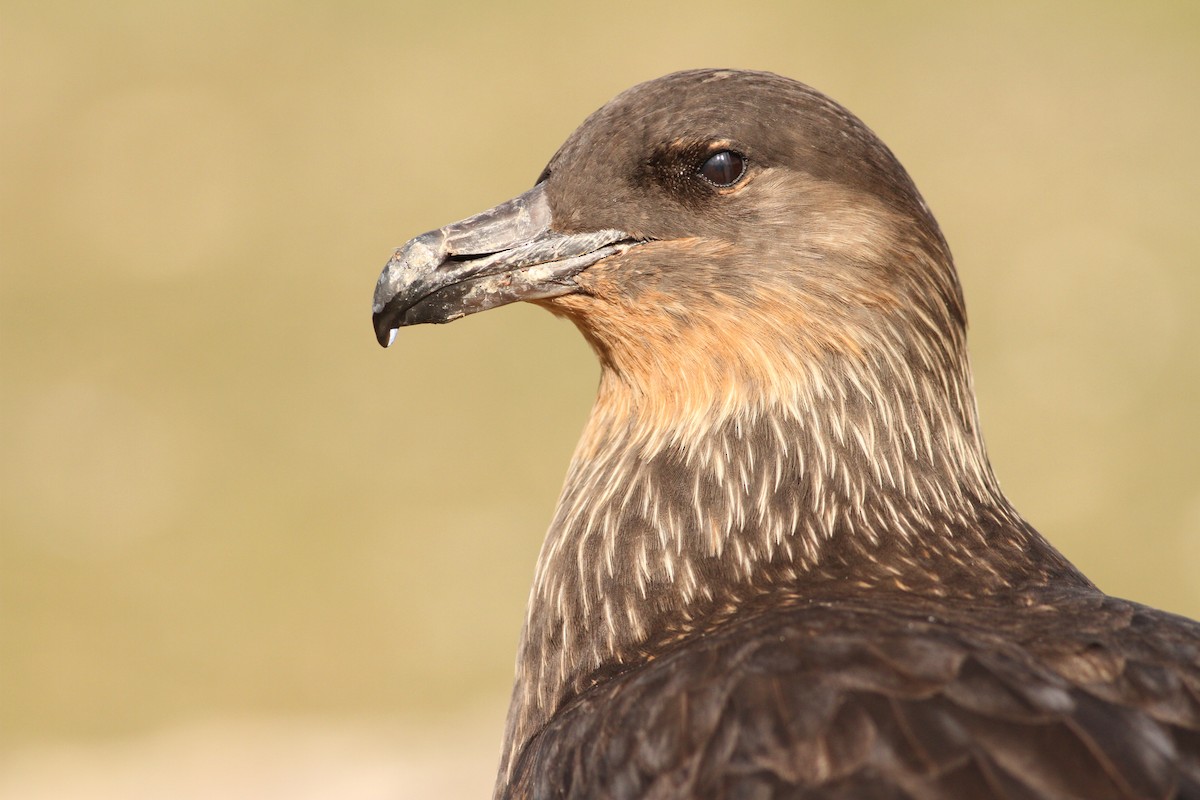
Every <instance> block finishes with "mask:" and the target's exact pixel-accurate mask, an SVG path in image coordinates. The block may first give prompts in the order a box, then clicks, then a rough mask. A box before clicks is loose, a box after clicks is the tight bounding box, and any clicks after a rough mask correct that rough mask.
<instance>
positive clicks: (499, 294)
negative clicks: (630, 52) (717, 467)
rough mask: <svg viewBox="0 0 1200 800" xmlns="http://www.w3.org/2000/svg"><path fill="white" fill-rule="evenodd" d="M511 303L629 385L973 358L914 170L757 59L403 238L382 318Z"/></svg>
mask: <svg viewBox="0 0 1200 800" xmlns="http://www.w3.org/2000/svg"><path fill="white" fill-rule="evenodd" d="M517 300H530V301H534V302H537V303H539V304H541V305H544V306H546V307H548V308H549V309H550V310H552V311H554V312H555V313H558V314H562V315H565V316H567V317H569V318H571V319H572V320H574V321H575V322H576V324H577V325H578V326H579V327H580V329H581V330H582V331H583V333H584V335H585V336H586V337H587V338H588V339H589V341H590V342H591V343H592V344H593V345H594V347H595V348H596V350H597V352H598V353H599V355H600V357H601V360H602V361H603V362H604V364H605V366H606V368H607V369H606V376H607V375H609V374H611V375H613V376H615V377H614V380H618V381H621V382H624V383H626V384H627V385H628V386H629V387H632V389H633V391H634V393H635V394H636V393H639V392H640V393H643V394H652V395H656V396H658V397H667V396H670V397H674V398H677V399H682V400H683V401H685V402H687V401H692V402H689V404H690V405H692V406H693V407H694V406H696V405H697V404H701V405H706V406H709V407H711V406H712V405H713V404H720V405H729V404H741V405H745V404H746V403H747V401H749V403H750V405H757V404H758V403H759V402H760V401H765V400H768V399H770V396H773V395H778V394H779V393H780V392H784V393H788V394H794V393H795V392H796V391H798V390H803V389H804V388H805V386H804V385H805V384H806V383H808V384H811V382H812V381H817V382H818V383H821V382H824V381H825V380H827V379H828V378H827V375H828V371H829V369H830V368H834V369H843V368H845V366H846V365H851V366H853V365H857V366H854V367H853V369H854V372H855V373H862V374H864V375H867V376H868V380H869V375H870V374H872V373H873V372H875V371H876V370H875V369H874V367H873V365H875V364H876V363H884V362H896V363H894V364H893V366H900V365H902V364H910V365H911V364H916V365H918V366H919V365H920V364H921V363H922V362H924V363H925V365H926V366H927V367H928V368H929V369H931V370H932V369H935V368H936V369H947V368H948V369H950V371H952V372H957V371H958V370H957V369H955V365H956V364H957V363H959V362H961V361H962V359H963V348H964V345H963V338H964V328H965V320H964V312H963V305H962V298H961V294H960V291H959V288H958V283H957V280H956V278H955V275H954V268H953V265H952V262H951V258H950V254H949V251H948V249H947V247H946V244H945V241H944V240H943V238H942V236H941V233H940V232H939V230H938V227H937V223H936V222H935V221H934V219H933V217H932V215H931V214H930V213H929V210H928V209H927V207H926V206H925V203H924V201H923V200H922V199H921V197H920V195H919V194H918V192H917V190H916V188H915V187H914V186H913V183H912V181H911V180H910V179H909V177H908V175H907V173H906V172H905V171H904V169H903V168H902V167H901V166H900V164H899V162H898V161H897V160H896V159H895V157H894V156H893V155H892V154H891V152H890V151H889V150H888V149H887V147H885V146H884V145H883V143H882V142H881V141H880V140H879V139H878V138H877V137H876V136H875V135H874V134H873V133H872V132H871V131H870V130H869V129H868V128H867V127H866V126H865V125H863V123H862V122H860V121H859V120H858V119H857V118H856V117H854V116H853V115H851V114H850V113H849V112H847V111H846V110H845V109H843V108H842V107H841V106H839V105H838V104H836V103H834V102H833V101H832V100H830V99H828V98H826V97H825V96H824V95H822V94H820V93H818V92H816V91H814V90H812V89H810V88H809V87H807V86H805V85H803V84H801V83H798V82H795V81H792V80H789V79H786V78H782V77H779V76H777V75H772V74H768V73H761V72H739V71H726V70H697V71H690V72H681V73H676V74H673V75H668V76H666V77H664V78H660V79H658V80H654V81H650V82H648V83H644V84H641V85H639V86H636V87H634V88H632V89H630V90H628V91H626V92H624V93H622V94H621V95H619V96H618V97H617V98H615V99H614V100H613V101H612V102H610V103H608V104H607V105H605V106H604V107H602V108H601V109H600V110H598V111H597V112H595V113H594V114H592V115H591V116H590V117H589V118H588V119H587V120H586V121H585V122H584V123H583V124H582V125H581V126H580V127H579V129H578V130H576V131H575V133H574V134H572V135H571V137H570V138H569V139H568V140H567V141H566V143H565V144H563V146H562V147H561V148H560V149H559V151H558V152H557V153H556V154H555V155H554V157H553V158H552V159H551V160H550V163H549V164H548V165H547V167H546V169H545V170H544V171H543V173H542V175H541V177H540V178H539V180H538V182H537V184H536V185H535V186H534V188H533V189H531V190H530V191H528V192H526V193H524V194H522V195H520V196H519V197H517V198H515V199H513V200H510V201H508V202H506V203H502V204H501V205H499V206H496V207H495V208H493V209H491V210H489V211H485V212H483V213H482V214H479V215H476V216H474V217H471V218H469V219H466V220H463V221H461V222H456V223H453V224H451V225H448V226H446V227H444V228H441V229H439V230H436V231H432V232H430V233H426V234H424V235H422V236H420V237H417V238H416V239H413V240H412V241H410V242H409V243H408V244H406V245H405V246H404V247H402V248H400V249H399V250H397V251H396V253H395V255H394V256H393V258H392V259H391V260H390V261H389V262H388V264H387V266H386V268H385V269H384V271H383V274H382V275H381V276H380V278H379V283H378V285H377V287H376V291H375V302H374V324H375V330H376V333H377V336H378V338H379V341H380V343H381V344H384V345H385V346H386V345H387V344H388V343H390V341H391V339H392V337H394V335H395V331H396V329H397V328H399V327H401V326H405V325H411V324H416V323H421V322H449V321H451V320H454V319H457V318H458V317H462V316H465V315H467V314H472V313H475V312H477V311H483V310H486V309H488V308H493V307H496V306H499V305H503V304H506V303H510V302H514V301H517ZM935 362H936V363H935ZM839 365H840V366H839ZM823 375H824V376H825V377H823ZM807 388H808V389H810V390H811V389H812V386H811V385H809V386H808V387H807ZM747 393H750V394H751V395H753V396H752V397H746V396H745V395H746V394H747Z"/></svg>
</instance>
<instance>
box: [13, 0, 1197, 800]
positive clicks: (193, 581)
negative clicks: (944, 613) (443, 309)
mask: <svg viewBox="0 0 1200 800" xmlns="http://www.w3.org/2000/svg"><path fill="white" fill-rule="evenodd" d="M697 66H731V67H747V68H757V69H767V70H772V71H776V72H780V73H783V74H786V75H789V76H792V77H796V78H799V79H801V80H804V81H806V82H808V83H811V84H813V85H814V86H817V87H818V88H820V89H822V90H824V91H825V92H827V93H829V94H831V95H832V96H833V97H834V98H836V99H838V100H840V101H841V102H842V103H844V104H845V105H847V106H848V107H849V108H850V109H852V110H853V111H854V112H856V113H857V114H858V115H859V116H861V117H862V118H863V119H864V120H866V122H867V123H868V124H869V125H871V126H872V127H873V128H874V129H875V130H876V131H877V132H878V133H879V134H880V136H881V137H882V138H883V139H884V141H886V142H887V143H888V144H889V145H890V146H891V148H892V149H893V150H894V151H895V152H896V153H897V155H898V156H899V157H900V159H901V161H902V162H903V163H904V164H905V165H906V166H907V167H908V169H909V171H910V172H911V173H912V175H913V177H914V179H915V180H916V182H917V184H918V186H920V187H921V190H922V192H923V193H924V195H925V197H926V199H927V200H928V201H929V203H930V205H931V206H932V207H933V209H934V212H935V213H936V214H937V216H938V218H939V220H940V221H941V223H942V226H943V228H944V230H945V233H946V235H947V237H948V239H949V240H950V243H951V246H952V247H953V248H954V251H955V254H956V257H957V261H958V265H959V271H960V274H961V277H962V281H963V283H964V285H965V290H966V293H967V300H968V306H969V308H970V311H971V323H972V328H971V346H972V356H973V360H974V365H975V368H976V378H977V388H978V390H979V403H980V407H981V410H982V415H983V423H984V428H985V432H986V433H987V436H988V441H989V445H990V448H991V454H992V458H993V461H994V463H995V465H996V469H997V471H998V473H999V476H1000V479H1001V482H1002V483H1003V484H1004V486H1005V487H1006V489H1007V490H1008V491H1009V493H1010V494H1011V496H1012V497H1013V499H1014V501H1015V503H1016V505H1017V507H1018V508H1020V509H1022V510H1023V511H1024V513H1025V514H1026V515H1027V516H1028V517H1029V518H1030V519H1031V520H1032V521H1033V523H1034V524H1035V525H1037V526H1038V527H1039V528H1040V529H1041V530H1042V531H1043V532H1044V533H1046V534H1047V535H1048V536H1049V537H1050V539H1051V540H1052V541H1053V542H1054V543H1055V544H1057V545H1058V546H1059V547H1060V548H1061V549H1062V550H1063V551H1065V552H1066V554H1067V555H1068V556H1069V557H1070V558H1072V559H1073V560H1074V561H1075V562H1076V563H1077V564H1079V565H1080V566H1081V567H1082V568H1083V569H1084V570H1085V571H1086V572H1087V573H1089V574H1090V575H1091V576H1092V577H1093V578H1094V579H1095V580H1096V581H1097V582H1098V583H1099V584H1100V586H1101V587H1103V588H1104V589H1105V590H1107V591H1109V592H1110V593H1113V594H1117V595H1121V596H1125V597H1130V598H1134V599H1137V600H1141V601H1144V602H1147V603H1150V604H1153V605H1157V606H1161V607H1164V608H1166V609H1169V610H1171V611H1175V612H1179V613H1183V614H1187V615H1190V616H1200V580H1197V577H1196V576H1197V575H1198V574H1200V465H1198V459H1197V449H1198V448H1200V419H1198V415H1197V408H1200V355H1198V354H1200V315H1198V314H1197V307H1198V301H1200V269H1197V266H1198V261H1200V225H1198V224H1197V221H1196V220H1197V214H1198V212H1200V194H1198V191H1197V189H1198V187H1200V153H1198V151H1197V142H1200V4H1195V3H1184V2H1144V3H1138V4H1129V3H1120V2H1086V3H1083V2H1081V3H1057V4H1046V3H1041V2H1038V3H1026V4H1004V5H1003V6H1000V5H996V6H989V5H987V4H970V5H969V6H968V5H967V4H960V3H954V2H925V3H910V2H906V3H898V2H897V3H885V2H875V3H862V4H850V3H833V2H830V3H791V2H788V3H783V2H779V3H769V2H755V1H753V0H748V1H745V2H740V3H738V4H735V5H730V4H727V3H711V2H692V3H688V4H687V5H686V6H683V5H676V4H656V3H653V2H646V1H645V0H641V1H640V2H608V3H593V4H561V3H549V2H545V3H535V2H515V3H505V4H496V3H483V2H476V3H462V4H447V3H434V2H430V3H406V2H389V3H378V2H350V3H333V2H292V3H282V2H259V3H251V4H247V3H240V2H239V3H234V2H228V1H227V0H210V2H203V3H201V2H160V0H155V1H154V2H150V0H145V1H144V2H138V0H114V1H113V2H110V3H104V4H100V3H85V2H71V3H65V2H53V0H38V2H19V1H14V0H3V2H0V214H2V219H3V236H2V237H0V270H2V272H0V281H2V283H0V401H2V414H0V491H2V497H0V537H2V538H0V797H3V798H5V800H10V799H11V800H17V798H20V800H49V798H55V799H56V800H57V799H58V798H73V799H74V798H78V799H79V800H94V799H97V798H105V800H107V799H108V798H123V799H128V798H133V799H134V800H141V799H142V798H159V797H163V798H165V797H170V798H218V797H220V798H237V797H254V798H263V797H272V798H274V797H279V798H310V797H311V798H317V797H338V798H347V799H348V800H359V799H360V798H361V799H364V800H365V799H366V798H372V800H373V799H374V798H380V799H382V798H406V797H443V798H453V797H482V796H486V795H487V793H488V792H489V791H490V786H491V781H492V773H493V769H494V765H495V761H496V755H497V752H498V746H499V739H500V734H501V727H502V718H503V713H504V708H505V705H506V701H507V693H508V689H509V683H510V680H511V675H512V663H513V658H514V652H515V644H516V638H517V633H518V629H519V626H520V621H521V616H522V612H523V608H524V603H525V598H526V593H527V591H528V586H529V581H530V578H531V575H532V569H533V563H534V559H535V556H536V553H537V549H538V546H539V544H540V542H541V537H542V534H543V532H544V529H545V526H546V524H547V522H548V521H549V517H550V513H551V509H552V507H553V504H554V502H555V499H556V495H557V492H558V489H559V486H560V482H561V479H562V475H563V473H564V470H565V467H566V463H567V459H568V457H569V455H570V452H571V450H572V447H573V445H574V443H575V439H576V436H577V434H578V432H579V429H580V426H581V425H582V422H583V420H584V418H585V416H586V415H587V413H588V410H589V406H590V402H591V397H592V393H593V390H594V387H595V384H596V379H597V367H596V365H595V362H594V359H593V358H592V356H591V353H590V352H589V351H588V348H587V346H586V345H585V344H584V343H583V341H582V340H581V338H580V337H579V336H578V334H577V333H576V332H575V331H574V329H573V328H572V327H571V326H570V325H568V324H566V323H563V322H560V321H557V320H555V319H553V318H551V317H550V316H549V315H548V314H546V313H544V312H542V311H540V310H538V309H535V308H532V307H523V306H522V307H508V308H504V309H500V310H498V311H494V312H491V313H488V314H485V315H481V316H478V317H471V318H469V319H466V320H463V321H462V322H459V323H456V324H454V325H451V326H448V327H436V328H434V327H423V328H417V329H411V330H405V331H402V332H401V334H400V338H399V340H398V341H397V343H396V345H395V346H394V347H393V348H392V349H391V350H389V351H386V352H385V351H384V350H381V349H380V348H379V347H378V346H377V345H376V344H375V341H374V339H373V337H372V333H371V329H370V325H369V319H368V317H369V306H370V298H371V292H372V289H373V286H374V283H375V279H376V276H377V275H378V272H379V269H380V268H381V267H382V265H383V263H384V261H385V260H386V259H387V258H388V256H389V255H390V253H391V251H392V248H394V247H396V246H397V245H399V244H402V243H403V242H404V241H405V240H406V239H408V238H410V237H411V236H413V235H415V234H418V233H421V232H423V231H425V230H428V229H430V228H434V227H437V226H440V225H442V224H444V223H446V222H449V221H452V220H456V219H459V218H461V217H464V216H467V215H469V214H471V213H474V212H476V211H479V210H482V209H484V208H487V207H489V206H491V205H492V204H494V203H496V202H498V201H501V200H504V199H506V198H508V197H510V196H512V195H514V194H516V193H518V192H521V191H523V190H524V189H526V188H528V187H529V186H530V185H531V184H532V183H533V180H534V179H535V177H536V176H537V175H538V173H539V172H540V171H541V169H542V167H543V165H544V164H545V162H546V161H547V160H548V158H549V157H550V155H551V154H552V153H553V152H554V150H555V149H556V147H557V146H558V145H559V143H560V142H561V141H562V140H563V139H564V138H565V137H566V136H567V135H568V134H569V133H570V132H571V131H572V130H573V129H574V128H575V126H576V125H577V124H578V123H579V122H581V121H582V120H583V118H584V117H585V116H586V115H587V114H588V113H590V112H591V111H592V110H594V109H595V108H597V107H598V106H600V105H601V104H603V103H604V102H606V101H607V100H608V99H609V98H611V97H612V96H613V95H615V94H616V93H617V92H619V91H621V90H622V89H625V88H626V87H628V86H630V85H632V84H634V83H636V82H639V81H643V80H646V79H649V78H653V77H656V76H658V75H660V74H663V73H666V72H670V71H673V70H677V69H682V68H689V67H697Z"/></svg>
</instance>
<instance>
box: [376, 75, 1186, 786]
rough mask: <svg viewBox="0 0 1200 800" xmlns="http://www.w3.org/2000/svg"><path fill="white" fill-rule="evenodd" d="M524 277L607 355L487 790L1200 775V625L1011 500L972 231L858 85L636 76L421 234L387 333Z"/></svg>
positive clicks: (549, 546) (385, 325)
mask: <svg viewBox="0 0 1200 800" xmlns="http://www.w3.org/2000/svg"><path fill="white" fill-rule="evenodd" d="M516 300H530V301H533V302H537V303H539V304H541V305H544V306H545V307H547V308H548V309H550V310H551V311H553V312H554V313H557V314H560V315H563V316H565V317H568V318H569V319H571V320H572V321H574V322H575V323H576V325H577V326H578V327H579V329H580V330H581V331H582V332H583V334H584V336H585V337H587V339H588V341H589V342H591V344H592V345H593V347H594V348H595V350H596V352H597V354H598V356H599V358H600V361H601V364H602V367H603V369H602V374H601V382H600V388H599V393H598V397H597V401H596V406H595V408H594V409H593V412H592V416H591V418H590V419H589V421H588V424H587V427H586V429H585V431H584V434H583V438H582V440H581V442H580V444H579V448H578V450H577V451H576V454H575V457H574V459H573V460H572V463H571V467H570V470H569V472H568V475H567V480H566V485H565V486H564V489H563V494H562V498H561V500H560V503H559V507H558V510H557V512H556V514H555V518H554V520H553V522H552V523H551V526H550V530H549V533H548V534H547V537H546V543H545V545H544V546H543V549H542V553H541V556H540V557H539V560H538V566H537V570H536V573H535V577H534V586H533V591H532V593H531V596H530V603H529V610H528V615H527V618H526V623H525V628H524V631H523V633H522V638H521V645H520V654H519V657H518V668H517V678H516V683H515V686H514V692H513V703H512V707H511V710H510V713H509V721H508V731H507V734H506V740H505V746H504V751H503V753H502V761H501V767H500V775H499V779H498V782H497V788H496V796H497V797H531V798H534V797H536V798H542V797H546V798H550V797H564V798H566V797H571V798H592V797H612V798H635V797H637V798H641V797H654V798H725V797H729V798H742V797H745V798H770V797H781V798H782V797H795V798H842V797H845V798H942V797H948V798H951V797H952V798H968V797H969V798H1089V799H1093V798H1123V799H1124V798H1200V625H1198V624H1197V623H1195V622H1192V621H1189V620H1186V619H1182V618H1180V617H1175V616H1172V615H1170V614H1166V613H1164V612H1160V611H1156V610H1153V609H1149V608H1145V607H1143V606H1139V605H1136V604H1134V603H1129V602H1126V601H1122V600H1116V599H1113V598H1109V597H1107V596H1105V595H1104V594H1103V593H1101V592H1100V591H1099V590H1098V589H1096V588H1095V587H1094V586H1093V585H1092V584H1091V583H1090V582H1089V581H1088V580H1087V578H1085V577H1084V576H1083V575H1081V574H1080V573H1079V572H1078V571H1077V570H1076V569H1075V568H1074V567H1073V566H1072V565H1071V564H1070V563H1069V562H1068V561H1067V560H1066V559H1065V558H1063V557H1062V555H1060V554H1059V553H1058V552H1057V551H1056V550H1055V549H1054V548H1053V547H1052V546H1051V545H1050V544H1049V543H1048V542H1046V540H1045V539H1044V538H1042V536H1041V535H1039V534H1038V533H1037V532H1036V531H1035V530H1034V529H1033V528H1032V527H1030V526H1029V525H1028V524H1027V523H1026V522H1025V521H1024V520H1023V519H1022V518H1021V517H1020V515H1019V514H1018V513H1017V512H1016V511H1015V510H1014V509H1013V508H1012V506H1011V505H1010V504H1009V503H1008V501H1007V500H1006V499H1005V497H1004V495H1003V494H1002V493H1001V491H1000V489H999V486H998V485H997V483H996V480H995V478H994V477H993V475H992V470H991V467H990V465H989V464H988V461H987V456H986V452H985V450H984V446H983V441H982V438H981V436H980V433H979V427H978V422H977V419H976V411H975V403H974V395H973V390H972V387H971V376H970V370H969V367H968V363H967V356H966V344H965V332H966V318H965V312H964V307H963V302H962V296H961V292H960V290H959V286H958V282H957V278H956V276H955V272H954V266H953V262H952V259H951V256H950V251H949V248H948V247H947V246H946V243H945V241H944V239H943V238H942V235H941V232H940V231H939V229H938V226H937V223H936V222H935V220H934V218H933V216H932V214H931V213H930V212H929V209H928V208H927V207H926V205H925V203H924V201H923V200H922V199H921V196H920V194H919V193H918V192H917V190H916V188H915V187H914V186H913V184H912V182H911V180H910V179H909V177H908V175H907V174H906V173H905V171H904V169H903V168H902V167H901V166H900V164H899V163H898V162H897V161H896V159H895V158H894V157H893V156H892V154H891V153H890V152H889V151H888V149H887V148H886V147H885V146H884V145H883V144H882V143H881V142H880V141H879V140H878V139H877V138H876V137H875V136H874V134H872V133H871V132H870V131H869V130H868V129H867V128H866V126H864V125H863V124H862V123H861V122H860V121H858V120H857V119H856V118H855V117H853V116H852V115H851V114H849V113H848V112H847V111H846V110H845V109H843V108H841V107H840V106H838V105H837V104H836V103H834V102H833V101H831V100H829V99H828V98H826V97H824V96H823V95H821V94H819V93H817V92H815V91H813V90H812V89H809V88H808V87H806V86H804V85H802V84H799V83H796V82H794V81H790V80H788V79H785V78H781V77H779V76H775V75H769V74H766V73H752V72H734V71H717V70H701V71H693V72H684V73H677V74H674V75H669V76H667V77H665V78H661V79H659V80H656V81H651V82H649V83H646V84H642V85H640V86H637V87H634V88H633V89H631V90H629V91H627V92H625V93H624V94H622V95H620V96H619V97H617V98H616V99H615V100H613V101H612V102H611V103H609V104H608V105H606V106H604V107H603V108H601V109H600V110H599V111H597V112H596V113H595V114H593V115H592V116H591V117H589V118H588V119H587V120H586V121H585V122H584V124H583V125H582V126H581V127H580V128H579V130H577V131H576V132H575V133H574V134H573V135H572V136H571V137H570V139H568V140H567V142H566V143H565V144H564V145H563V146H562V148H561V149H560V150H559V152H558V153H557V154H556V155H555V156H554V158H553V159H551V161H550V164H549V165H548V167H547V168H546V170H545V172H544V173H543V176H542V178H541V179H540V180H539V182H538V184H537V185H536V186H535V187H534V188H533V189H532V190H530V191H529V192H526V193H525V194H524V195H521V196H520V197H518V198H515V199H514V200H512V201H509V202H508V203H505V204H502V205H500V206H497V207H496V208H495V209H492V210H491V211H488V212H484V213H483V214H481V215H478V216H477V217H473V218H471V219H468V220H463V221H462V222H459V223H455V224H453V225H449V226H447V227H446V228H443V229H441V230H439V231H433V232H431V233H428V234H425V235H423V236H421V237H418V238H417V239H414V240H413V241H411V242H409V243H408V244H407V245H405V247H404V248H401V249H400V250H398V251H397V252H396V255H395V256H394V257H393V259H392V261H390V262H389V264H388V266H387V267H386V268H385V270H384V272H383V274H382V275H381V276H380V280H379V284H378V286H377V289H376V295H375V306H374V321H375V327H376V332H377V335H378V336H379V339H380V341H381V343H388V342H390V337H391V336H393V335H394V334H395V329H396V328H398V327H401V326H403V325H409V324H415V323H420V322H448V321H450V320H452V319H456V318H457V317H460V316H463V315H464V314H469V313H474V312H476V311H481V310H485V309H487V308H491V307H494V306H497V305H501V304H503V303H508V302H513V301H516Z"/></svg>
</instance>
